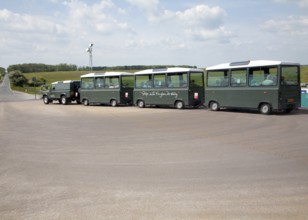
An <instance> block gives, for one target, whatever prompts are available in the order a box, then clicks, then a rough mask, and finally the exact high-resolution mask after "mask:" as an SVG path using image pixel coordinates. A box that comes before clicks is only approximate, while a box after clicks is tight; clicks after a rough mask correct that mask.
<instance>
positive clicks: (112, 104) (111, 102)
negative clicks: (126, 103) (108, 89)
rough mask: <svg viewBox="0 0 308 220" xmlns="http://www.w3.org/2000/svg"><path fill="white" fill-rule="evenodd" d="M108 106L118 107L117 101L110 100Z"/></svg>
mask: <svg viewBox="0 0 308 220" xmlns="http://www.w3.org/2000/svg"><path fill="white" fill-rule="evenodd" d="M110 105H111V106H112V107H116V106H117V105H118V102H117V100H115V99H112V100H111V101H110Z"/></svg>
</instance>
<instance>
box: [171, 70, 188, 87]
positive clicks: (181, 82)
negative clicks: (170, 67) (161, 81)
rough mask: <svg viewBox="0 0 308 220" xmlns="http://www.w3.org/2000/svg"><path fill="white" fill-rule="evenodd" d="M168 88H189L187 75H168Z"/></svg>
mask: <svg viewBox="0 0 308 220" xmlns="http://www.w3.org/2000/svg"><path fill="white" fill-rule="evenodd" d="M167 86H168V88H185V87H187V73H169V74H168V75H167Z"/></svg>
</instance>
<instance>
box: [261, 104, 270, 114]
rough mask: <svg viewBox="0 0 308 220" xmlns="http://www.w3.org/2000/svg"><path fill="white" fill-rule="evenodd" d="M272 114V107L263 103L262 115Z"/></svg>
mask: <svg viewBox="0 0 308 220" xmlns="http://www.w3.org/2000/svg"><path fill="white" fill-rule="evenodd" d="M271 112H272V107H271V105H270V104H268V103H263V104H262V105H261V107H260V113H262V114H263V115H269V114H271Z"/></svg>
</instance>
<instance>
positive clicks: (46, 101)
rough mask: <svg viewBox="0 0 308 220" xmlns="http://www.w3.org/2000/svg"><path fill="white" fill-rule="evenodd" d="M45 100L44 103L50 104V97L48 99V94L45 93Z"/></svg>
mask: <svg viewBox="0 0 308 220" xmlns="http://www.w3.org/2000/svg"><path fill="white" fill-rule="evenodd" d="M43 102H44V104H46V105H47V104H49V99H48V96H47V95H44V97H43Z"/></svg>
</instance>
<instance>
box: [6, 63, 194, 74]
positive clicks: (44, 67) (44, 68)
mask: <svg viewBox="0 0 308 220" xmlns="http://www.w3.org/2000/svg"><path fill="white" fill-rule="evenodd" d="M174 66H175V65H167V66H165V65H131V66H112V67H108V66H94V67H93V68H92V69H91V68H90V67H89V66H83V67H77V66H76V65H74V64H66V63H62V64H58V65H48V64H42V63H24V64H15V65H10V66H9V67H8V69H7V70H8V72H12V71H20V72H21V73H35V72H58V71H84V70H86V71H91V70H93V71H115V70H117V71H129V70H144V69H157V68H167V67H174ZM180 67H188V68H196V66H188V65H182V66H180Z"/></svg>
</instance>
